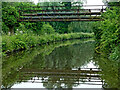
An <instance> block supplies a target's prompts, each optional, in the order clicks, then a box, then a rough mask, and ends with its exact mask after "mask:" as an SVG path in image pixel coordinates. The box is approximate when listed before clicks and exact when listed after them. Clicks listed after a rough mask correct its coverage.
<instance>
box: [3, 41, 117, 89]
mask: <svg viewBox="0 0 120 90" xmlns="http://www.w3.org/2000/svg"><path fill="white" fill-rule="evenodd" d="M94 44H95V42H94V41H93V40H73V41H65V42H59V43H54V44H50V45H44V46H40V47H37V48H33V49H31V50H30V51H22V52H18V53H15V54H12V55H10V56H8V57H4V58H3V69H2V71H3V81H2V84H3V85H2V87H3V88H102V87H104V88H117V87H118V62H116V61H110V60H108V59H105V58H103V57H102V56H100V55H97V54H95V53H94V52H95V51H94ZM111 80H112V81H111Z"/></svg>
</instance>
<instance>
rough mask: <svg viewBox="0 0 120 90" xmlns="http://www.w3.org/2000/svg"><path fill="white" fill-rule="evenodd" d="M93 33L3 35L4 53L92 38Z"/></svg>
mask: <svg viewBox="0 0 120 90" xmlns="http://www.w3.org/2000/svg"><path fill="white" fill-rule="evenodd" d="M91 37H93V33H69V34H50V35H48V34H46V35H43V36H38V35H28V34H27V33H25V34H18V35H12V36H8V35H3V36H2V51H3V52H4V53H8V52H13V51H15V50H22V49H29V48H31V47H34V46H37V45H38V44H41V45H42V44H47V43H50V42H56V41H63V40H70V39H81V38H91Z"/></svg>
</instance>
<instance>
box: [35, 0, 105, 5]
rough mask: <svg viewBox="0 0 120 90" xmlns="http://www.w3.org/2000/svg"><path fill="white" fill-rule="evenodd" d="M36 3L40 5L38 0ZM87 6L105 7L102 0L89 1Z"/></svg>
mask: <svg viewBox="0 0 120 90" xmlns="http://www.w3.org/2000/svg"><path fill="white" fill-rule="evenodd" d="M42 1H44V0H42ZM45 1H47V0H45ZM53 1H54V0H53ZM34 2H35V3H38V0H34ZM87 5H103V2H102V0H87Z"/></svg>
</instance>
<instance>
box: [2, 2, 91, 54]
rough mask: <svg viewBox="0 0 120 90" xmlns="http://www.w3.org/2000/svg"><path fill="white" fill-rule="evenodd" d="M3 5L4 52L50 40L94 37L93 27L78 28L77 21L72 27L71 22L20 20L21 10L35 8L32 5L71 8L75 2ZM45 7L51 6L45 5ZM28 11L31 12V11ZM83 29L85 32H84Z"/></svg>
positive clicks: (8, 3)
mask: <svg viewBox="0 0 120 90" xmlns="http://www.w3.org/2000/svg"><path fill="white" fill-rule="evenodd" d="M79 4H81V3H79ZM2 5H3V6H2V7H3V8H2V11H3V15H2V19H3V22H2V27H3V28H2V29H3V30H2V34H3V36H2V48H3V49H2V51H3V52H4V53H7V52H12V51H15V50H21V49H28V48H30V47H33V46H36V45H38V44H45V43H49V42H55V41H61V40H68V39H74V38H89V37H93V33H90V34H89V32H92V31H91V29H90V30H85V29H86V28H85V29H84V30H85V31H84V30H83V29H82V28H80V29H82V30H78V28H77V29H76V27H77V26H75V24H76V23H74V28H72V25H71V24H72V23H71V22H18V18H19V10H33V9H34V8H32V7H34V6H41V5H47V6H51V5H52V6H53V5H57V6H66V7H63V8H68V9H70V8H71V5H74V3H69V2H68V3H65V2H63V3H58V2H54V3H42V4H40V3H39V4H38V5H35V4H34V3H25V2H24V3H23V2H14V3H13V2H3V4H2ZM25 7H27V8H25ZM63 8H60V9H63ZM38 9H39V10H41V8H37V10H38ZM43 9H50V8H46V7H45V8H43ZM51 9H54V7H51ZM21 13H22V12H21ZM27 13H30V11H28V12H27ZM77 25H79V26H84V25H85V24H79V23H78V24H77ZM74 29H75V30H74ZM83 31H84V32H85V33H82V32H83ZM80 32H81V33H80Z"/></svg>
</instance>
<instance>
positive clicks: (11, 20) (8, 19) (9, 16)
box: [2, 3, 19, 34]
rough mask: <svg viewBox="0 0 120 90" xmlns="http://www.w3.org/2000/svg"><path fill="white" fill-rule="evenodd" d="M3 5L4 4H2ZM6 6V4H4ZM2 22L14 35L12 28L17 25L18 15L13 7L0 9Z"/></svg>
mask: <svg viewBox="0 0 120 90" xmlns="http://www.w3.org/2000/svg"><path fill="white" fill-rule="evenodd" d="M3 4H4V3H3ZM5 4H6V3H5ZM2 13H3V14H2V20H3V22H4V23H5V25H6V26H7V27H8V28H9V32H10V33H11V34H13V33H14V27H15V26H17V25H18V21H17V20H18V17H19V13H18V11H17V10H16V8H15V7H14V6H11V5H10V6H9V5H7V6H5V7H3V9H2Z"/></svg>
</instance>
